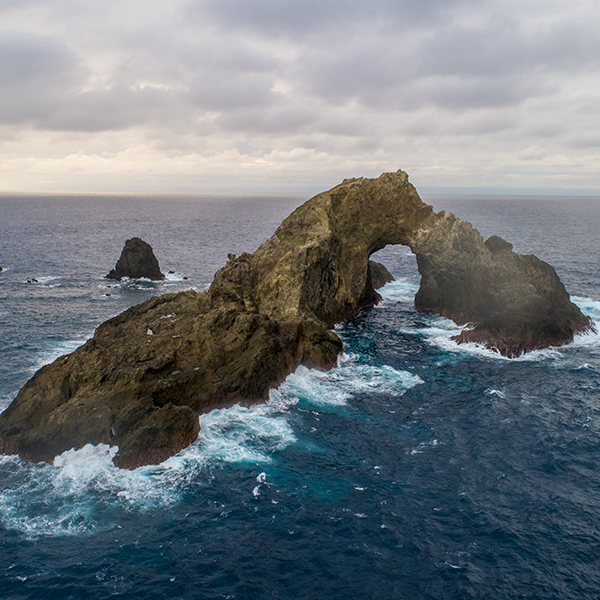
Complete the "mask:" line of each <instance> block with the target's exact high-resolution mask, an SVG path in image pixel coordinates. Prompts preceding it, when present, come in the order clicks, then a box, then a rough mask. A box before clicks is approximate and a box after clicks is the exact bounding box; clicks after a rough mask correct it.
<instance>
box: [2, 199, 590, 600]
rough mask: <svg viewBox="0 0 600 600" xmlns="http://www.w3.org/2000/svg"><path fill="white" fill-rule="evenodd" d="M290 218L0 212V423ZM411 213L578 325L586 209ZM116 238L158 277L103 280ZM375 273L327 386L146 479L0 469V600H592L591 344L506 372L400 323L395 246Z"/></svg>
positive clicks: (183, 209) (77, 205) (214, 423)
mask: <svg viewBox="0 0 600 600" xmlns="http://www.w3.org/2000/svg"><path fill="white" fill-rule="evenodd" d="M303 200H304V199H302V198H300V197H288V196H286V197H283V196H282V197H268V198H257V197H241V196H240V197H226V196H214V197H209V196H197V197H195V196H154V195H149V196H141V195H122V196H118V195H100V194H97V195H86V196H83V195H59V194H54V195H38V196H35V195H23V194H21V195H10V194H3V195H0V215H2V217H1V219H0V266H2V267H3V268H4V271H3V272H1V273H0V359H1V360H0V410H3V409H4V408H6V406H7V405H8V404H9V403H10V401H11V400H12V399H13V398H14V397H15V396H16V394H17V392H18V390H19V388H20V387H21V386H22V385H23V384H24V383H25V382H26V381H27V380H28V379H29V377H31V375H33V373H34V372H35V371H36V370H37V369H38V368H39V367H40V366H42V365H43V364H45V363H48V362H50V361H52V360H54V359H55V358H56V357H58V356H59V355H61V354H64V353H67V352H70V351H72V350H74V349H75V348H76V347H77V346H78V345H80V344H82V343H83V342H84V341H85V340H86V339H87V338H89V337H90V336H91V335H93V332H94V329H95V328H96V327H97V326H98V325H99V324H100V323H101V322H103V321H105V320H106V319H108V318H109V317H111V316H114V315H116V314H118V313H120V312H121V311H123V310H124V309H126V308H128V307H129V306H131V305H134V304H137V303H139V302H142V301H144V300H146V299H147V298H149V297H151V296H154V295H157V294H162V293H166V292H174V291H179V290H184V289H190V288H193V289H196V290H204V289H206V288H207V287H208V285H209V284H210V282H211V281H212V277H213V275H214V273H215V272H216V271H217V270H218V269H219V268H220V267H221V266H222V265H223V264H225V262H226V260H227V254H228V253H230V252H233V253H236V254H239V253H241V252H243V251H248V252H252V251H254V250H255V249H256V248H257V247H258V246H259V245H260V243H262V242H263V241H264V240H266V239H267V238H268V237H270V236H271V235H272V234H273V232H274V230H275V228H276V227H277V225H278V224H279V223H280V222H281V221H282V220H283V219H284V218H285V216H287V215H288V214H289V213H290V212H291V211H292V210H293V208H295V207H296V206H298V205H299V204H301V203H302V202H303ZM424 200H425V201H427V202H429V203H431V204H433V205H434V207H435V208H436V210H441V209H444V210H447V211H450V212H454V213H455V214H456V215H457V216H458V217H460V218H463V219H466V220H468V221H470V222H471V223H472V224H473V225H474V226H475V227H476V228H478V229H479V231H480V232H481V233H482V235H484V237H487V236H489V235H492V234H496V235H500V236H502V237H504V238H505V239H507V240H508V241H510V242H512V243H513V244H514V249H515V251H517V252H519V253H534V254H536V255H537V256H538V257H539V258H541V259H543V260H546V261H547V262H549V263H550V264H552V265H553V266H554V267H555V268H556V270H557V272H558V274H559V276H560V277H561V279H562V281H563V282H564V283H565V285H566V287H567V289H568V291H569V292H570V293H571V296H572V299H573V301H574V302H576V303H577V304H578V305H579V306H580V308H581V309H582V311H583V312H584V313H585V314H588V315H590V316H591V317H592V319H594V320H595V322H596V326H597V327H598V328H599V330H600V327H599V326H600V272H599V257H600V198H577V197H569V198H567V197H564V198H552V197H545V198H544V197H515V196H489V197H469V196H463V197H461V196H426V195H424ZM133 236H139V237H141V238H143V239H144V240H145V241H147V242H149V243H150V244H151V245H152V246H153V248H154V251H155V254H156V256H157V258H158V259H159V261H160V264H161V268H162V270H163V272H165V273H166V272H168V271H172V272H171V273H169V275H168V277H167V280H166V281H164V282H158V283H152V282H145V281H138V282H132V281H125V282H121V283H116V282H111V281H108V280H105V279H104V278H103V276H104V275H105V274H106V273H108V271H109V270H110V269H111V268H113V267H114V265H115V262H116V261H117V259H118V258H119V255H120V252H121V249H122V247H123V244H124V242H125V240H126V239H127V238H129V237H133ZM374 258H376V259H377V260H380V261H381V262H383V263H384V264H385V265H386V266H387V267H388V269H389V270H390V271H391V272H392V273H393V274H394V276H395V277H396V281H395V282H393V283H390V284H388V285H386V286H385V287H384V288H383V289H382V290H381V293H382V296H383V301H382V302H381V303H380V305H378V306H377V307H375V308H374V309H372V310H369V311H365V312H363V313H362V314H360V315H358V316H357V317H355V318H353V319H350V320H349V321H347V322H345V323H343V324H340V325H339V326H338V327H337V328H336V331H337V332H338V334H339V335H340V337H341V338H342V339H343V341H344V347H345V353H344V355H343V356H342V357H340V361H339V365H338V367H337V368H335V369H333V370H331V371H329V372H319V371H311V370H309V369H306V368H302V367H301V368H300V369H298V370H297V371H296V372H295V373H294V374H292V375H290V376H289V377H288V378H287V380H286V381H285V382H284V383H283V384H282V385H281V386H280V387H279V389H277V390H273V391H272V392H271V395H270V400H269V402H268V403H266V404H261V405H256V406H254V407H250V408H243V407H239V406H236V407H233V408H231V409H226V410H215V411H213V412H211V413H208V414H206V415H202V416H201V418H200V420H201V426H202V431H201V434H200V437H199V439H198V440H197V441H196V442H195V443H194V444H193V445H192V446H190V447H189V448H187V449H185V450H184V451H182V452H181V453H180V454H179V455H177V456H174V457H172V458H170V459H169V460H167V461H166V462H164V463H163V464H161V465H155V466H147V467H141V468H139V469H136V470H135V471H125V470H120V469H117V468H116V467H114V466H113V465H112V463H111V456H112V455H113V454H114V452H115V449H111V448H109V447H104V446H100V447H92V446H86V447H85V448H83V449H80V450H77V451H69V452H66V453H64V454H63V455H61V456H59V457H57V458H56V459H55V461H54V464H53V465H48V464H30V463H28V462H25V461H22V460H20V459H19V458H18V457H17V456H0V541H1V543H0V598H2V600H5V599H6V600H8V599H10V600H13V599H14V600H17V599H19V600H20V599H32V600H33V599H35V600H39V599H56V600H68V599H73V600H80V599H85V600H93V599H106V598H124V599H125V598H127V599H142V598H143V599H179V598H181V599H202V600H203V599H222V598H227V599H235V600H246V599H247V600H262V599H279V600H284V599H285V600H288V599H289V600H296V599H314V600H338V599H343V600H348V599H367V600H380V599H381V600H384V599H386V600H388V599H389V600H399V599H407V600H458V599H461V600H476V599H477V600H480V599H493V600H504V599H505V600H515V599H544V600H547V599H550V598H557V599H561V600H569V599H573V600H575V599H577V600H587V599H590V600H591V599H597V598H598V597H600V468H599V467H598V465H599V464H600V335H598V334H586V335H580V336H578V337H577V338H576V340H575V342H574V343H573V344H571V345H569V346H565V347H561V348H548V349H545V350H540V351H536V352H532V353H529V354H526V355H524V356H523V357H521V358H519V359H514V360H509V359H506V358H503V357H501V356H499V355H497V354H495V353H493V352H491V351H488V350H484V349H482V348H479V347H476V346H473V345H463V346H458V345H456V344H455V343H454V342H453V341H452V340H451V337H452V335H454V334H455V333H456V332H457V331H458V328H457V327H456V326H455V325H454V324H453V323H452V322H451V321H448V320H447V319H444V318H441V317H438V316H434V315H426V314H422V313H418V312H417V311H416V310H415V309H414V306H413V297H414V293H415V291H416V290H417V288H418V283H419V275H418V272H417V269H416V263H415V260H414V256H412V255H411V254H410V251H409V250H408V249H407V248H405V247H388V248H385V249H384V250H382V251H380V252H379V253H378V254H377V255H376V256H375V257H374ZM34 279H35V280H37V281H36V282H34V281H33V280H34Z"/></svg>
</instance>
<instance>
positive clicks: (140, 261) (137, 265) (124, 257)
mask: <svg viewBox="0 0 600 600" xmlns="http://www.w3.org/2000/svg"><path fill="white" fill-rule="evenodd" d="M123 277H129V278H131V279H142V278H145V279H151V280H152V281H162V280H163V279H164V278H165V276H164V275H163V274H162V273H161V271H160V266H159V264H158V260H157V259H156V256H154V252H153V250H152V246H151V245H150V244H148V243H147V242H145V241H144V240H142V239H140V238H138V237H134V238H131V239H129V240H127V241H126V242H125V247H124V248H123V252H121V257H120V258H119V260H118V261H117V264H116V266H115V268H114V269H111V271H110V273H109V274H108V275H106V278H107V279H116V280H117V281H120V280H121V279H123Z"/></svg>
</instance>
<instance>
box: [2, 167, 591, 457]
mask: <svg viewBox="0 0 600 600" xmlns="http://www.w3.org/2000/svg"><path fill="white" fill-rule="evenodd" d="M388 244H404V245H407V246H409V247H410V248H411V250H412V251H413V252H414V253H415V254H416V256H417V264H418V267H419V271H420V273H421V276H422V280H421V287H420V289H419V292H418V293H417V296H416V298H415V303H416V306H417V308H419V309H421V310H426V311H431V312H436V313H439V314H442V315H446V316H448V317H450V318H452V319H454V320H455V321H456V322H458V323H470V324H471V327H470V328H468V329H465V330H464V331H463V332H462V333H461V335H460V336H459V337H458V340H457V341H459V342H466V341H476V342H479V343H481V344H484V345H486V346H488V347H490V348H494V349H496V350H497V351H498V352H501V353H502V354H505V355H507V356H515V355H518V354H520V353H522V352H526V351H528V350H531V349H534V348H540V347H544V346H548V345H555V344H565V343H568V342H569V341H571V340H572V339H573V335H574V334H575V333H577V332H580V331H585V330H586V329H589V328H591V322H590V320H589V319H588V317H585V316H584V315H582V314H581V312H580V311H579V309H578V308H577V307H576V306H575V305H573V304H572V303H571V302H570V300H569V296H568V294H567V292H566V291H565V288H564V286H563V285H562V283H561V282H560V281H559V279H558V277H557V275H556V273H555V271H554V269H553V268H552V267H550V266H549V265H548V264H546V263H544V262H542V261H540V260H538V259H537V258H535V257H534V256H520V255H517V254H515V253H514V252H513V251H512V247H511V245H510V244H509V243H507V242H505V241H504V240H501V239H500V238H497V237H492V238H490V239H489V240H488V241H487V242H484V241H483V239H482V237H481V236H480V235H479V233H478V232H477V231H476V230H475V229H473V228H472V227H471V225H470V224H469V223H466V222H464V221H460V220H459V219H456V218H455V217H454V216H453V215H450V214H446V213H444V212H441V213H435V212H434V211H433V209H432V207H431V206H428V205H426V204H424V203H423V202H422V201H421V199H420V198H419V196H418V195H417V192H416V190H415V189H414V187H413V186H412V185H411V184H410V183H409V182H408V177H407V175H406V173H403V172H402V171H398V172H397V173H386V174H383V175H382V176H381V177H379V178H378V179H351V180H345V181H344V182H343V183H341V184H340V185H338V186H337V187H335V188H333V189H332V190H330V191H328V192H324V193H322V194H319V195H318V196H315V197H314V198H312V199H311V200H309V201H308V202H306V203H305V204H303V205H302V206H301V207H299V208H298V209H296V210H295V211H294V212H293V213H292V214H291V215H290V216H289V217H287V218H286V219H285V220H284V221H283V223H282V224H281V225H280V227H279V228H278V229H277V231H276V232H275V234H274V235H273V237H271V238H270V239H269V240H267V241H266V242H265V243H264V244H263V245H262V246H260V247H259V248H258V250H256V252H254V254H242V255H241V256H239V257H234V256H233V255H232V256H230V260H229V261H228V262H227V264H226V265H225V266H224V267H223V268H222V269H221V270H220V271H219V272H218V273H217V274H216V275H215V279H214V281H213V283H212V285H211V287H210V289H209V290H208V291H207V292H203V293H196V292H193V291H188V292H182V293H179V294H170V295H165V296H160V297H156V298H152V299H151V300H148V301H147V302H145V303H143V304H140V305H138V306H134V307H132V308H130V309H129V310H127V311H125V312H124V313H122V314H121V315H118V316H117V317H115V318H113V319H110V320H109V321H107V322H106V323H103V324H102V325H101V326H100V327H99V328H98V329H97V331H96V334H95V335H94V337H93V338H92V339H90V340H89V341H88V342H87V343H86V344H84V345H83V346H82V347H80V348H79V349H77V350H76V351H75V352H73V353H72V354H70V355H68V356H63V357H61V358H59V359H57V360H56V361H55V362H54V363H52V364H50V365H47V366H45V367H43V368H42V369H40V371H38V372H37V373H36V374H35V375H34V377H33V378H32V379H31V380H30V381H29V382H28V383H27V384H26V385H25V386H24V387H23V389H22V390H21V391H20V392H19V395H18V396H17V398H16V399H15V401H14V402H13V403H12V404H11V405H10V406H9V407H8V408H7V410H6V411H5V412H4V413H2V414H1V415H0V451H2V452H4V453H18V454H20V455H21V456H22V457H24V458H27V459H30V460H35V461H39V460H46V461H51V460H52V459H53V458H54V456H55V455H57V454H59V453H61V452H63V451H64V450H67V449H70V448H72V447H75V448H78V447H81V446H83V445H85V444H86V443H93V444H98V443H100V442H103V443H107V444H111V445H118V446H119V451H118V453H117V454H116V456H115V459H114V462H115V464H117V465H118V466H121V467H125V468H135V467H137V466H139V465H143V464H149V463H157V462H161V461H162V460H164V459H165V458H167V457H168V456H171V455H172V454H175V453H176V452H178V451H179V450H181V449H182V448H184V447H185V446H187V445H188V444H190V443H191V442H192V441H194V440H195V439H196V437H197V435H198V432H199V425H198V416H197V415H198V414H199V413H202V412H206V411H209V410H212V409H213V408H216V407H225V406H230V405H232V404H234V403H238V402H241V403H254V402H258V401H262V400H265V399H266V398H267V396H268V391H269V389H270V388H272V387H275V386H277V385H278V384H279V383H280V382H281V381H283V379H285V377H286V376H287V375H288V374H289V373H290V372H291V371H293V370H294V369H295V368H296V367H297V366H298V365H300V364H304V365H307V366H311V367H315V368H321V369H327V368H330V367H332V366H334V365H335V364H336V361H337V357H338V355H339V353H340V352H341V351H342V343H341V341H340V339H339V338H338V336H337V335H336V334H335V333H334V332H333V331H331V328H332V327H333V325H334V324H335V323H338V322H340V321H342V320H344V319H346V318H348V317H350V316H352V315H355V314H357V313H358V312H359V311H360V310H362V309H364V308H366V307H369V306H373V305H374V304H375V303H376V302H378V300H379V295H378V294H377V292H376V291H375V289H374V285H373V280H374V279H375V280H376V282H377V284H378V285H380V284H381V281H382V277H383V279H385V278H386V275H385V273H382V272H381V271H380V269H379V267H377V266H374V265H373V264H371V265H370V262H369V257H370V255H371V254H372V253H374V252H376V251H377V250H380V249H381V248H383V247H384V246H386V245H388Z"/></svg>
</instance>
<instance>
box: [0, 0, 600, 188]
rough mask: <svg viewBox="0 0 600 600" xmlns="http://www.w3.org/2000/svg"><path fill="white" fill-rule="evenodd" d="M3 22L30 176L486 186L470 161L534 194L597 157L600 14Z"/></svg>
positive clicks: (581, 8)
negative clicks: (228, 172)
mask: <svg viewBox="0 0 600 600" xmlns="http://www.w3.org/2000/svg"><path fill="white" fill-rule="evenodd" d="M0 22H1V23H2V26H1V28H0V128H1V131H2V137H1V141H0V154H3V155H4V156H8V155H10V156H15V157H22V158H23V161H21V162H17V163H12V164H13V165H16V164H18V165H20V166H19V167H18V168H19V169H26V167H25V165H26V164H29V165H33V164H35V165H37V167H36V168H39V169H52V168H53V169H57V166H56V165H57V164H58V163H49V162H45V159H43V157H44V156H47V155H48V154H52V155H53V156H56V155H57V153H61V152H62V153H63V159H64V161H65V163H64V164H65V165H74V164H76V163H77V165H78V169H79V171H77V172H78V173H86V172H88V173H89V174H90V179H89V181H90V185H92V183H93V185H98V184H97V181H98V180H96V179H94V177H96V175H94V173H99V172H103V173H110V172H111V170H112V172H114V173H115V176H117V174H118V177H119V181H121V182H122V184H123V185H125V183H126V182H125V180H124V179H123V178H124V177H125V176H126V173H127V172H128V171H127V170H126V171H123V170H122V169H121V167H120V165H118V164H117V162H116V161H117V160H121V161H123V160H124V157H126V156H131V155H130V154H128V149H131V148H135V149H136V150H135V152H134V154H135V156H136V157H137V158H136V172H137V169H138V168H139V169H142V168H143V164H144V160H146V161H147V165H148V167H147V168H148V169H149V170H150V169H151V170H152V171H153V172H156V170H157V169H159V171H160V169H161V167H160V165H161V161H160V159H159V157H161V156H162V157H163V161H162V165H163V167H162V173H163V177H164V181H165V182H167V181H172V179H170V173H173V174H174V173H177V177H180V176H181V171H180V170H181V168H183V167H182V165H184V166H185V168H189V169H191V168H192V166H193V168H196V169H199V170H200V171H199V173H198V178H199V179H198V181H201V179H202V177H208V175H207V173H206V171H204V169H208V168H209V165H210V169H211V173H214V172H221V171H220V169H219V168H217V167H216V164H217V162H218V161H222V162H223V165H231V164H232V163H231V157H237V158H236V160H238V159H239V162H240V164H243V165H244V168H243V169H240V170H239V171H238V175H236V176H237V177H241V178H243V177H244V176H247V177H250V175H249V173H250V172H252V173H253V174H252V176H251V177H250V179H251V180H252V181H255V180H257V178H260V174H261V173H262V174H263V176H264V177H267V176H273V173H277V174H281V173H283V172H284V171H285V170H286V169H287V172H289V173H290V178H291V179H293V178H294V177H296V175H295V174H296V173H298V172H299V170H300V171H301V170H302V169H303V168H304V169H305V176H308V177H310V176H312V174H314V173H316V172H317V171H318V172H320V173H322V177H323V178H328V177H333V176H334V175H335V176H337V175H338V174H340V175H342V176H348V175H355V174H356V175H359V174H367V172H368V174H377V171H382V170H385V169H388V168H391V169H393V170H395V169H397V168H399V167H403V168H406V169H407V170H409V172H415V173H418V174H421V173H423V174H425V176H426V175H427V173H429V174H430V175H431V178H432V180H435V181H437V182H439V181H441V180H442V179H440V178H444V177H446V178H447V179H448V180H449V179H451V178H452V177H455V178H458V179H462V180H465V181H472V177H471V176H470V175H469V173H468V171H469V164H470V163H472V164H474V165H481V169H482V171H481V173H482V174H481V177H482V179H485V178H486V177H487V178H488V181H492V180H494V181H496V182H497V181H503V180H504V179H505V178H506V175H507V173H508V172H509V171H510V169H511V168H512V169H514V170H515V172H517V171H519V169H520V168H521V167H519V165H520V164H521V163H522V162H523V159H524V158H526V159H527V164H528V165H530V167H529V171H528V173H529V176H530V177H531V181H532V182H534V184H535V182H537V181H538V180H540V179H541V178H542V177H543V173H544V172H545V169H546V170H547V169H549V165H550V164H551V163H552V160H553V159H552V157H556V161H555V163H554V164H555V165H556V164H559V165H561V167H560V168H564V169H567V168H568V169H571V172H572V173H574V172H575V171H573V169H575V167H573V165H574V164H575V163H577V164H580V165H583V167H581V168H582V169H584V170H586V169H591V167H590V166H589V165H591V164H593V159H594V158H596V159H597V158H598V154H597V153H596V152H597V150H596V148H597V139H598V137H597V133H596V132H597V131H599V130H600V122H599V121H600V118H599V117H598V111H597V106H598V101H599V100H600V98H599V96H600V91H599V90H598V86H597V82H596V79H597V72H598V67H599V66H600V65H599V64H598V63H599V62H600V15H599V14H598V11H597V9H596V5H595V0H594V1H592V0H579V1H578V2H577V3H572V2H570V1H567V0H544V1H543V2H542V0H519V1H518V2H517V0H503V1H502V2H500V0H478V1H476V0H372V1H371V2H369V3H366V2H364V0H363V1H359V0H343V1H342V0H331V1H329V2H323V1H317V0H305V1H303V2H296V1H292V0H253V1H252V2H248V1H247V0H171V2H169V3H165V2H163V1H162V0H145V1H142V0H118V1H117V0H105V2H103V3H102V4H93V3H92V4H90V3H82V2H80V1H79V0H44V1H42V0H27V1H21V2H14V1H7V0H4V1H3V2H0ZM36 140H37V141H36ZM57 140H59V141H57ZM143 147H146V149H147V152H143V151H142V150H141V149H142V148H143ZM531 149H534V150H531ZM569 153H571V154H572V156H573V161H571V163H570V162H569V161H565V160H563V158H560V160H559V158H558V157H564V156H568V155H569ZM595 153H596V154H595ZM283 156H286V157H294V160H295V161H298V162H299V164H298V165H295V166H294V168H293V169H292V167H291V165H292V162H293V161H291V160H287V159H286V160H283V159H282V157H283ZM498 156H502V157H503V158H502V160H501V161H498V160H496V159H493V160H492V158H491V157H498ZM511 156H512V161H513V162H512V163H511V158H510V157H511ZM32 157H34V158H35V157H37V158H35V159H34V160H30V159H31V158H32ZM67 157H70V158H69V159H68V160H67ZM73 157H77V159H76V160H75V159H74V158H73ZM178 157H179V158H178ZM183 157H185V158H183ZM191 157H196V158H195V159H192V158H191ZM315 157H317V158H315ZM486 157H487V158H486ZM57 160H59V159H57ZM128 160H130V159H128ZM178 160H179V161H180V162H177V161H178ZM96 163H97V168H95V167H94V168H93V167H92V164H96ZM511 164H512V167H511ZM52 165H54V166H52ZM336 165H337V166H336ZM361 165H363V169H364V170H361V168H360V166H361ZM428 165H429V166H428ZM569 165H570V166H569ZM537 166H539V171H536V170H535V168H537ZM350 167H352V168H357V169H359V171H358V172H355V173H344V172H342V171H343V169H345V168H350ZM534 167H535V168H534ZM29 168H33V167H29ZM65 168H66V167H65ZM224 168H225V167H224ZM68 172H69V169H68V168H66V170H64V173H68ZM129 172H132V171H129ZM22 173H23V181H27V177H26V174H25V173H26V171H25V170H23V171H22ZM243 173H245V174H246V175H243ZM577 173H578V176H581V172H580V171H577ZM586 173H587V171H586ZM64 177H66V175H64ZM81 177H83V175H81V176H79V175H78V181H81ZM107 177H109V175H104V176H103V178H104V179H105V180H106V178H107ZM159 177H160V174H158V175H156V179H154V176H153V179H152V181H153V185H157V183H156V181H158V179H159ZM190 177H191V178H194V177H196V174H195V173H194V174H193V175H192V174H190ZM318 177H321V175H319V176H318ZM596 177H598V176H597V175H596ZM300 179H302V178H300ZM572 179H575V180H576V176H575V175H573V177H572ZM29 180H31V178H29ZM140 180H142V181H143V177H141V178H139V179H136V181H140ZM194 180H196V179H194ZM277 180H278V181H279V179H277ZM592 180H593V175H590V177H588V176H587V175H586V176H585V177H581V181H582V182H583V181H585V185H590V181H592ZM11 181H13V179H11ZM146 181H150V178H148V179H147V180H146ZM227 183H228V184H231V185H233V184H235V185H240V186H242V185H243V179H240V180H239V182H237V183H236V182H233V181H232V180H231V179H228V180H227ZM454 183H455V185H460V184H456V182H454ZM165 185H166V184H165ZM448 185H450V184H448ZM494 185H496V183H494ZM596 187H597V188H598V189H600V181H598V183H597V186H596Z"/></svg>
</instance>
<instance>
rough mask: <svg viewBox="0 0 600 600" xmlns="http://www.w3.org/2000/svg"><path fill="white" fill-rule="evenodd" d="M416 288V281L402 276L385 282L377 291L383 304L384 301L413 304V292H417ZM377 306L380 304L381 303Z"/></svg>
mask: <svg viewBox="0 0 600 600" xmlns="http://www.w3.org/2000/svg"><path fill="white" fill-rule="evenodd" d="M418 289H419V284H418V283H414V281H412V280H409V279H407V278H406V277H402V278H400V279H397V280H396V281H391V282H390V283H386V284H385V285H384V286H383V287H382V288H380V289H379V290H378V291H379V294H380V295H381V297H382V298H383V300H384V303H383V305H384V306H385V301H390V302H401V303H403V304H414V301H415V294H416V293H417V291H418ZM379 306H381V304H380V305H379Z"/></svg>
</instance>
